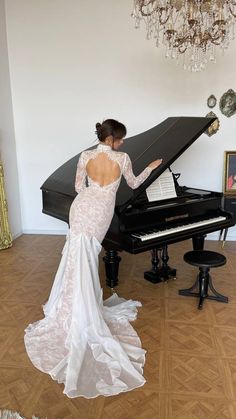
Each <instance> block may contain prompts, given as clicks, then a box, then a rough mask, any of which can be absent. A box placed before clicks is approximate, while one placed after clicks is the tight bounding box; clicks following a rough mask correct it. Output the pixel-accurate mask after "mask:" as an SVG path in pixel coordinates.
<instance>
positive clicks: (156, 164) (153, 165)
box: [148, 159, 162, 170]
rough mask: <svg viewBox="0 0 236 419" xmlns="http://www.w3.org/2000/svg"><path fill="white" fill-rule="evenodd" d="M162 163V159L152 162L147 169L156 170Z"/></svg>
mask: <svg viewBox="0 0 236 419" xmlns="http://www.w3.org/2000/svg"><path fill="white" fill-rule="evenodd" d="M161 163H162V159H158V160H154V161H152V162H151V163H149V165H148V167H150V168H151V169H152V170H154V169H156V168H157V167H158V166H160V164H161Z"/></svg>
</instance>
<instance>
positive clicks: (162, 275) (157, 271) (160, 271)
mask: <svg viewBox="0 0 236 419" xmlns="http://www.w3.org/2000/svg"><path fill="white" fill-rule="evenodd" d="M159 250H160V249H159ZM151 252H152V269H151V271H147V272H144V278H145V279H147V281H150V282H152V283H153V284H157V283H158V282H163V281H166V280H167V279H170V278H171V277H175V276H176V269H172V268H170V266H169V265H168V260H169V256H168V248H167V246H164V247H163V248H162V257H161V259H162V266H161V267H160V266H159V263H160V260H159V258H158V248H156V247H155V248H154V249H152V251H151Z"/></svg>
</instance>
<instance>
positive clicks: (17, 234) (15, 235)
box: [12, 231, 23, 240]
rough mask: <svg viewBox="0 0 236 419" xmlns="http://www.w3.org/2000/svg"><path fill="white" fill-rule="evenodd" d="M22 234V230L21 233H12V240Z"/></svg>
mask: <svg viewBox="0 0 236 419" xmlns="http://www.w3.org/2000/svg"><path fill="white" fill-rule="evenodd" d="M22 234H23V231H20V232H19V233H16V234H13V235H12V240H15V239H17V237H20V236H22Z"/></svg>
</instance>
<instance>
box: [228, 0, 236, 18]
mask: <svg viewBox="0 0 236 419" xmlns="http://www.w3.org/2000/svg"><path fill="white" fill-rule="evenodd" d="M233 6H236V2H235V4H233ZM229 11H230V13H231V15H232V16H233V17H235V18H236V12H235V13H234V12H233V9H232V6H231V4H230V5H229Z"/></svg>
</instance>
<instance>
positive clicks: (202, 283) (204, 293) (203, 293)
mask: <svg viewBox="0 0 236 419" xmlns="http://www.w3.org/2000/svg"><path fill="white" fill-rule="evenodd" d="M199 270H200V272H199V297H200V300H199V304H198V309H199V310H201V309H202V306H203V302H204V298H207V297H208V284H209V268H200V269H199Z"/></svg>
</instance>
